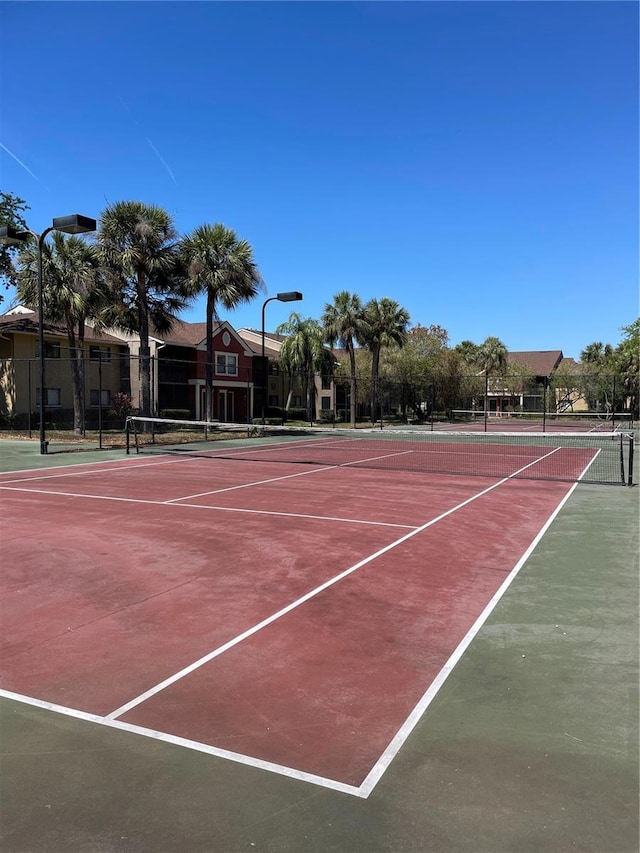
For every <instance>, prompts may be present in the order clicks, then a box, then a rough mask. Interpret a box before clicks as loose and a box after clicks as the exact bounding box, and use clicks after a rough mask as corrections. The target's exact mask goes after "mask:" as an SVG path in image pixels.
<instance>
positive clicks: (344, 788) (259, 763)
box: [0, 448, 595, 799]
mask: <svg viewBox="0 0 640 853" xmlns="http://www.w3.org/2000/svg"><path fill="white" fill-rule="evenodd" d="M557 449H558V448H556V449H554V450H552V451H551V452H550V453H548V454H545V456H543V457H541V459H544V458H545V457H546V456H551V455H552V454H553V453H555V452H556V450H557ZM594 458H595V457H594ZM538 461H541V460H536V461H535V462H531V463H529V465H526V466H524V467H523V468H520V469H518V470H517V471H515V472H514V473H513V474H511V475H510V476H509V477H505V478H503V479H502V480H500V481H498V482H497V483H494V484H493V485H492V486H490V487H488V488H487V489H484V490H483V491H481V492H479V493H477V494H476V495H473V496H472V497H470V498H468V499H467V500H465V501H463V502H462V503H461V504H458V505H457V506H456V507H453V508H452V509H450V510H449V511H447V512H446V513H443V514H442V515H440V516H438V517H437V518H434V519H432V520H431V521H430V522H428V523H427V524H425V525H423V526H422V527H421V528H418V529H417V530H415V531H413V532H412V533H409V534H407V535H406V536H403V537H402V538H401V539H399V540H397V541H396V542H395V543H392V544H391V545H389V546H388V547H387V548H384V549H382V550H380V551H378V552H376V554H374V555H372V556H371V557H369V558H367V559H365V560H363V561H361V562H360V563H358V564H356V565H355V566H352V567H351V568H350V569H348V570H347V571H346V572H343V573H342V574H341V575H338V576H337V577H336V578H334V579H333V580H330V581H328V582H327V583H326V584H323V585H322V586H321V587H318V588H317V590H314V591H312V592H311V593H309V594H308V595H307V596H304V597H303V598H301V599H298V601H297V602H293V603H292V604H291V605H290V606H289V607H288V608H284V609H283V610H281V611H279V612H278V613H277V614H274V616H273V617H271V618H270V619H268V620H264V621H263V622H262V623H259V625H257V626H254V628H253V629H250V630H249V631H247V632H245V633H244V634H242V635H240V637H239V638H236V640H234V641H231V643H228V644H225V646H222V647H220V649H218V650H216V651H215V652H212V653H211V655H209V656H207V659H212V658H213V657H214V656H216V655H217V654H221V653H222V651H223V650H226V648H230V647H231V645H235V644H237V642H240V641H241V640H242V639H244V638H246V637H247V636H250V634H252V633H255V632H256V631H258V630H260V628H261V627H264V625H266V624H268V623H270V622H272V621H274V620H275V619H276V618H279V616H281V615H284V613H285V612H288V611H289V610H291V609H293V608H294V607H296V606H299V604H301V603H302V602H303V601H305V600H307V599H308V598H310V597H312V596H313V595H316V594H318V592H320V591H321V590H322V589H325V588H327V587H328V586H330V585H332V584H333V583H335V582H337V580H339V579H341V578H342V577H345V576H346V575H347V574H350V573H352V572H353V571H355V570H356V569H357V568H359V567H360V566H362V565H365V564H366V563H367V562H369V561H370V560H372V559H374V557H375V556H378V555H380V554H382V553H384V552H385V551H388V550H390V549H391V548H393V547H395V546H396V545H398V544H400V543H401V542H404V541H406V540H407V539H409V538H410V537H411V536H413V535H415V534H416V533H418V532H420V531H422V530H424V529H426V528H427V527H429V526H431V525H433V524H435V523H436V522H437V521H439V520H441V519H442V518H445V517H446V516H448V515H451V514H452V513H453V512H455V511H457V510H458V509H461V508H462V507H463V506H465V505H467V504H469V503H471V502H472V501H475V500H477V499H478V498H480V497H482V496H483V495H485V494H487V493H488V492H491V491H493V490H494V489H496V488H498V487H499V486H501V485H502V484H504V483H505V482H508V481H509V480H511V479H512V478H513V477H515V476H516V475H517V474H518V473H520V472H521V471H523V470H525V468H528V467H530V466H531V465H534V464H536V462H538ZM592 463H593V460H591V461H590V462H589V464H588V465H587V466H586V467H585V469H584V471H583V472H582V474H581V475H580V478H579V479H582V477H584V474H585V473H586V472H587V470H588V469H589V467H590V466H591V464H592ZM577 485H578V483H575V484H574V485H573V486H572V487H571V488H570V490H569V491H568V492H567V494H566V495H565V497H564V498H563V500H562V501H561V502H560V504H559V505H558V507H557V508H556V509H555V510H554V512H553V513H552V515H551V516H550V518H549V519H548V520H547V522H546V524H545V525H544V526H543V528H542V529H541V531H540V532H539V533H538V535H537V536H536V538H535V539H534V541H533V543H532V544H531V545H530V546H529V548H528V549H527V551H526V552H525V554H524V555H523V556H522V557H521V559H520V560H519V561H518V563H517V565H516V566H515V567H514V569H513V570H512V571H511V573H510V574H509V576H508V577H507V578H506V579H505V581H504V582H503V583H502V585H501V586H500V588H499V590H498V591H497V592H496V594H495V595H494V596H493V598H492V599H491V601H490V602H489V604H488V605H487V607H486V608H485V610H484V611H483V613H482V614H481V616H480V617H479V618H478V619H477V620H476V622H475V623H474V625H473V626H472V628H471V629H470V630H469V631H468V632H467V634H466V636H465V637H464V638H463V640H462V642H461V643H460V644H459V645H458V647H457V648H456V650H455V651H454V652H453V654H452V655H451V656H450V658H449V660H448V661H447V663H446V664H445V666H444V667H443V669H442V670H441V672H440V673H439V675H438V676H437V677H436V679H435V680H434V682H433V683H432V684H431V685H430V687H429V688H428V690H427V691H426V692H425V694H424V695H423V697H422V698H421V700H420V701H419V702H418V704H417V705H416V706H415V707H414V709H413V710H412V711H411V713H410V714H409V716H408V717H407V720H406V721H405V723H404V724H403V725H402V726H401V728H400V729H399V730H398V732H397V734H396V735H395V737H394V738H393V740H392V741H391V743H390V744H389V746H388V747H387V749H386V750H385V752H384V753H383V754H382V756H381V757H380V758H379V759H378V761H377V762H376V764H375V765H374V767H373V768H372V770H371V771H370V772H369V774H368V775H367V777H366V778H365V780H364V782H363V783H362V784H361V785H360V786H358V787H356V786H353V785H346V784H344V783H342V782H338V781H336V780H333V779H327V778H325V777H321V776H316V775H314V774H309V773H305V772H303V771H299V770H296V769H295V768H289V767H285V766H283V765H278V764H274V763H271V762H267V761H263V760H261V759H256V758H252V757H251V756H247V755H242V754H239V753H233V752H229V751H226V750H222V749H218V748H216V747H210V746H208V745H206V744H201V743H198V742H196V741H190V740H187V739H184V738H179V737H176V736H174V735H169V734H166V733H164V732H160V731H155V730H152V729H147V728H144V727H141V726H134V725H132V724H128V723H124V722H122V721H120V720H117V719H115V718H116V717H117V716H118V715H119V714H122V713H124V712H125V711H126V710H128V709H130V708H132V707H135V705H137V704H140V702H142V701H144V698H149V697H150V696H151V695H153V694H154V693H156V692H159V690H160V689H162V688H163V687H166V686H168V684H169V683H173V681H176V680H178V678H179V677H182V676H183V675H186V674H187V672H186V670H182V671H181V673H177V674H176V676H174V677H173V678H172V679H167V680H166V681H164V682H162V683H161V684H160V685H157V686H156V688H152V690H151V691H147V693H145V694H142V696H141V697H138V698H137V699H135V700H132V702H130V703H128V704H127V705H124V706H122V707H121V708H120V709H116V710H115V711H113V712H112V713H111V714H109V715H107V716H105V717H101V716H97V715H93V714H89V713H86V712H83V711H77V710H73V709H69V708H65V707H63V706H60V705H54V704H52V703H49V702H45V701H42V700H37V699H31V698H29V697H25V696H22V695H20V694H15V693H11V692H9V691H6V690H0V696H3V697H5V698H8V699H13V700H15V701H18V702H23V703H25V704H29V705H33V706H35V707H39V708H44V709H47V710H50V711H53V712H56V713H60V714H66V715H68V716H71V717H75V718H77V719H81V720H86V721H89V722H94V723H97V724H99V725H103V726H106V727H109V728H112V729H116V730H123V731H128V732H132V733H136V734H139V735H142V736H145V737H149V738H153V739H155V740H160V741H164V742H166V743H171V744H175V745H179V746H182V747H186V748H190V749H194V750H197V751H199V752H205V753H208V754H210V755H214V756H217V757H220V758H225V759H228V760H231V761H234V762H237V763H240V764H243V765H247V766H250V767H255V768H258V769H262V770H268V771H270V772H273V773H277V774H280V775H283V776H287V777H289V778H293V779H297V780H300V781H304V782H309V783H312V784H316V785H320V786H322V787H324V788H329V789H331V790H334V791H338V792H341V793H345V794H350V795H352V796H356V797H359V798H362V799H366V798H367V797H369V795H370V794H371V792H372V791H373V789H374V788H375V786H376V784H377V783H378V781H379V780H380V778H381V777H382V775H383V773H384V772H385V770H386V769H387V767H388V766H389V764H390V763H391V761H392V760H393V758H394V757H395V755H396V754H397V752H398V750H399V749H400V748H401V746H402V745H403V744H404V742H405V741H406V739H407V737H408V736H409V734H410V732H411V731H412V730H413V729H414V728H415V726H416V725H417V723H418V721H419V720H420V718H421V716H422V715H423V714H424V711H425V710H426V708H427V707H428V705H429V704H430V703H431V701H432V700H433V698H434V697H435V695H436V693H437V692H438V690H439V689H440V687H441V686H442V684H443V683H444V682H445V680H446V678H447V677H448V676H449V675H450V673H451V671H452V670H453V668H454V666H455V665H456V663H457V662H458V661H459V659H460V658H461V656H462V654H463V653H464V651H465V650H466V648H467V646H468V645H469V643H470V642H471V640H472V639H473V638H474V637H475V635H476V634H477V633H478V631H479V630H480V628H481V627H482V624H484V622H485V621H486V619H487V618H488V616H489V614H490V613H491V611H492V610H493V609H494V607H495V606H496V604H497V602H498V601H499V599H500V598H501V597H502V596H503V595H504V592H505V591H506V589H507V588H508V586H509V585H510V583H511V582H512V580H513V579H514V578H515V576H516V575H517V573H518V571H519V570H520V568H521V567H522V565H524V563H525V562H526V560H527V558H528V556H529V555H530V554H531V552H532V551H533V549H534V548H535V547H536V545H537V544H538V542H539V540H540V539H541V537H542V536H543V534H544V533H545V532H546V530H547V529H548V527H549V526H550V524H551V523H552V521H553V520H554V519H555V517H556V516H557V514H558V513H559V511H560V509H561V508H562V507H563V506H564V504H565V503H566V501H567V500H568V499H569V497H570V495H571V494H572V493H573V491H574V489H575V488H576V487H577ZM203 662H205V660H204V659H201V661H200V662H198V661H196V662H195V664H193V665H192V666H191V667H190V668H188V669H189V671H192V670H193V669H195V668H197V665H202V663H203Z"/></svg>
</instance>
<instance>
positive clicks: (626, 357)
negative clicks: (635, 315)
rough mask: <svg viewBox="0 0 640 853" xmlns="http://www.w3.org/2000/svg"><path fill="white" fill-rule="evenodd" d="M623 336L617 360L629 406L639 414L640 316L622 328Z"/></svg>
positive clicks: (616, 351)
mask: <svg viewBox="0 0 640 853" xmlns="http://www.w3.org/2000/svg"><path fill="white" fill-rule="evenodd" d="M621 331H622V333H623V338H622V340H621V341H620V343H619V344H618V346H617V347H616V350H615V360H616V363H617V366H618V370H619V372H620V374H621V378H622V382H623V385H624V390H625V394H626V395H627V406H628V408H629V409H630V410H631V412H632V413H633V414H635V415H636V416H637V415H638V401H639V400H640V318H639V319H637V320H635V321H634V322H633V323H631V324H630V325H629V326H623V327H622V329H621Z"/></svg>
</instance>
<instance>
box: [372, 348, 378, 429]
mask: <svg viewBox="0 0 640 853" xmlns="http://www.w3.org/2000/svg"><path fill="white" fill-rule="evenodd" d="M379 372H380V344H374V345H373V346H372V347H371V423H372V424H374V423H375V422H376V408H377V402H378V373H379Z"/></svg>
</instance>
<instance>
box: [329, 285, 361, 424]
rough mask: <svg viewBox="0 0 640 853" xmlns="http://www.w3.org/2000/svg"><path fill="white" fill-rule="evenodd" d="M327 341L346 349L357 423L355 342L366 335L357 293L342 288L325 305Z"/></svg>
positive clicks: (353, 409)
mask: <svg viewBox="0 0 640 853" xmlns="http://www.w3.org/2000/svg"><path fill="white" fill-rule="evenodd" d="M321 322H322V325H323V327H324V337H325V341H326V342H327V343H328V344H329V346H331V347H333V346H335V344H336V343H337V344H339V346H340V347H341V348H342V349H344V350H346V352H347V355H348V356H349V365H350V368H351V407H350V408H351V412H350V415H351V425H352V426H353V427H355V425H356V392H357V376H356V355H355V344H358V343H361V342H362V340H364V338H365V336H366V320H365V318H364V310H363V306H362V301H361V299H360V297H359V296H357V295H356V294H355V293H349V291H348V290H341V291H340V293H337V294H336V295H335V296H334V297H333V303H331V304H327V305H325V307H324V313H323V315H322V320H321Z"/></svg>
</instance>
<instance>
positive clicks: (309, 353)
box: [276, 311, 333, 421]
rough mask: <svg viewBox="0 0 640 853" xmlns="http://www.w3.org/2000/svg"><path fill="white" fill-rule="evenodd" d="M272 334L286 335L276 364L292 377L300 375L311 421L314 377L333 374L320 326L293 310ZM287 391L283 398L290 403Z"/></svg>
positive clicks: (308, 416) (329, 354)
mask: <svg viewBox="0 0 640 853" xmlns="http://www.w3.org/2000/svg"><path fill="white" fill-rule="evenodd" d="M276 334H278V335H286V336H287V337H286V339H285V340H284V341H283V343H282V347H281V348H280V367H281V368H282V370H285V371H287V372H288V373H290V374H291V376H292V377H293V376H294V375H295V374H298V375H299V376H301V377H302V384H303V388H304V394H305V398H306V405H307V420H308V421H312V420H313V416H314V413H315V412H314V409H315V406H314V403H315V377H316V374H317V373H319V374H321V375H323V376H332V374H333V356H332V354H331V352H330V351H329V350H327V349H326V348H325V346H324V330H323V328H322V326H321V325H320V324H319V323H318V322H317V320H311V319H309V320H305V319H303V318H302V317H301V316H300V315H299V314H296V312H295V311H294V312H292V313H291V314H290V315H289V319H288V320H287V321H286V322H285V323H281V324H280V325H279V326H278V328H277V329H276ZM290 399H291V393H289V399H288V400H287V406H286V407H287V409H288V408H289V405H290Z"/></svg>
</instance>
